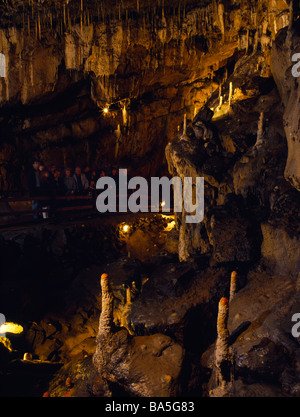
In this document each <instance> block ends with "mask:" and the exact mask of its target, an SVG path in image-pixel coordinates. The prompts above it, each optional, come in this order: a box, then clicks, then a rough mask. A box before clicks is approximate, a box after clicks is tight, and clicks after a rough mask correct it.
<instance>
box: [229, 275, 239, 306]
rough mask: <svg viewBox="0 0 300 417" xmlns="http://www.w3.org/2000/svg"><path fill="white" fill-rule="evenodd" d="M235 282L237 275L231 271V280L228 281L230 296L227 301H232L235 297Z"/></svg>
mask: <svg viewBox="0 0 300 417" xmlns="http://www.w3.org/2000/svg"><path fill="white" fill-rule="evenodd" d="M237 282H238V274H237V272H236V271H233V272H232V273H231V279H230V296H229V301H232V300H233V297H234V296H235V294H236V292H237Z"/></svg>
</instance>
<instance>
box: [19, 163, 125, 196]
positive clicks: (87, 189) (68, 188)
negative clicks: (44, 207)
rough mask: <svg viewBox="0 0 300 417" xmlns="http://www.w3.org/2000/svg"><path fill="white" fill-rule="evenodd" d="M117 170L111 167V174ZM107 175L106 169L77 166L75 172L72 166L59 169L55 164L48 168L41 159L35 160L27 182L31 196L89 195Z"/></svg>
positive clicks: (113, 174) (114, 173)
mask: <svg viewBox="0 0 300 417" xmlns="http://www.w3.org/2000/svg"><path fill="white" fill-rule="evenodd" d="M116 173H117V170H116V169H115V168H112V169H111V172H110V175H111V176H115V175H116ZM103 176H106V172H105V170H104V169H101V170H99V171H97V170H92V169H91V168H90V167H89V166H86V167H85V168H84V169H82V168H81V167H79V166H77V167H76V168H75V169H74V172H72V170H71V169H70V168H66V169H64V170H61V169H58V168H57V167H56V166H55V165H54V164H52V165H50V167H49V168H47V167H46V166H45V165H44V164H43V163H41V162H40V161H33V164H32V168H31V169H30V170H29V172H28V176H27V184H28V190H29V195H30V196H31V197H40V196H50V197H55V196H64V195H66V196H68V195H87V194H89V193H91V192H92V190H95V188H96V183H97V180H98V179H99V178H100V177H103Z"/></svg>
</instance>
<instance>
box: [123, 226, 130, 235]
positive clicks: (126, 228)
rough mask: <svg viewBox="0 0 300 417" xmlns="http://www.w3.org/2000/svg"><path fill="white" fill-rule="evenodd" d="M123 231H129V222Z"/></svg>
mask: <svg viewBox="0 0 300 417" xmlns="http://www.w3.org/2000/svg"><path fill="white" fill-rule="evenodd" d="M123 231H124V232H125V233H127V232H128V231H129V226H128V224H125V226H123Z"/></svg>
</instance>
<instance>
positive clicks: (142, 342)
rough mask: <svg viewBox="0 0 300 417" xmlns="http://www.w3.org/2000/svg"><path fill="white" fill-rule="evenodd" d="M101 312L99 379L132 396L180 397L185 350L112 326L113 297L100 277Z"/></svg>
mask: <svg viewBox="0 0 300 417" xmlns="http://www.w3.org/2000/svg"><path fill="white" fill-rule="evenodd" d="M101 288H102V311H101V315H100V321H99V331H98V335H97V339H96V344H97V347H96V351H95V354H94V356H93V363H94V365H95V368H96V370H97V371H98V373H99V375H101V376H102V377H103V378H104V379H105V380H106V381H107V382H108V383H109V384H116V385H119V386H121V387H122V388H123V390H124V391H126V392H127V393H128V394H129V395H134V396H142V397H157V396H160V397H170V396H176V394H178V390H179V385H178V378H179V375H180V371H181V365H182V360H183V349H182V347H181V346H180V345H179V344H178V343H174V341H173V340H172V339H171V338H170V337H168V336H165V335H163V334H154V335H151V336H133V337H131V336H130V335H129V333H128V331H127V330H126V329H125V328H123V329H120V328H119V329H115V328H114V327H113V326H112V324H113V293H112V290H111V288H110V285H109V277H108V275H107V274H103V275H102V276H101Z"/></svg>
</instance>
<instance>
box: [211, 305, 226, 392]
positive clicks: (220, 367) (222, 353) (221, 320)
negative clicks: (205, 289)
mask: <svg viewBox="0 0 300 417" xmlns="http://www.w3.org/2000/svg"><path fill="white" fill-rule="evenodd" d="M228 315H229V301H228V299H227V298H225V297H223V298H221V300H220V302H219V311H218V319H217V333H218V337H217V342H216V351H215V361H216V362H215V366H216V371H217V380H218V384H219V386H220V387H224V385H225V384H226V383H227V382H229V380H230V353H229V331H228V328H227V322H228Z"/></svg>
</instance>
